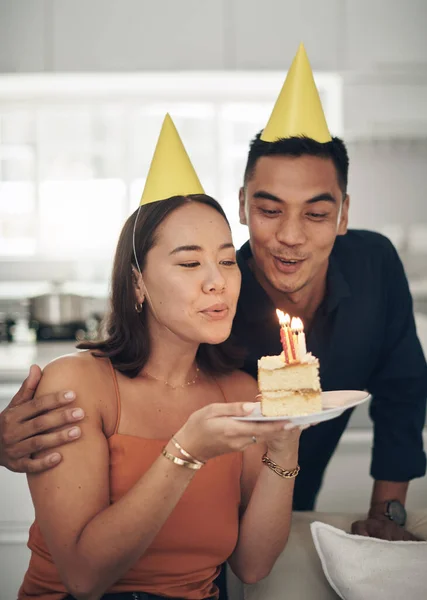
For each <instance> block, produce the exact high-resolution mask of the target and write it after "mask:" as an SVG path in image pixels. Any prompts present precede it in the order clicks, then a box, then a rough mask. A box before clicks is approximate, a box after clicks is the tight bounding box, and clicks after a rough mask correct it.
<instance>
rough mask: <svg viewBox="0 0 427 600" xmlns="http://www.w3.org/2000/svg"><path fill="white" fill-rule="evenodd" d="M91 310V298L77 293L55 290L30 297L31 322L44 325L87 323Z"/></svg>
mask: <svg viewBox="0 0 427 600" xmlns="http://www.w3.org/2000/svg"><path fill="white" fill-rule="evenodd" d="M91 312H92V309H91V298H87V297H85V296H79V295H77V294H63V293H60V292H53V293H50V294H42V295H41V296H34V297H33V298H30V299H29V318H30V322H38V323H43V325H50V326H54V325H70V324H73V323H85V322H86V321H87V319H88V318H89V317H90V315H91Z"/></svg>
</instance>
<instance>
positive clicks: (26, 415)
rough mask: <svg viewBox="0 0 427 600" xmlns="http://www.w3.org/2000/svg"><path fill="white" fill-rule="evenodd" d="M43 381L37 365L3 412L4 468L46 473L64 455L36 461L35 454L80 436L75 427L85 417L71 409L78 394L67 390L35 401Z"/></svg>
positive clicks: (0, 452)
mask: <svg viewBox="0 0 427 600" xmlns="http://www.w3.org/2000/svg"><path fill="white" fill-rule="evenodd" d="M40 378H41V370H40V367H38V366H37V365H33V366H32V367H31V369H30V373H29V375H28V377H27V378H26V379H25V381H24V382H23V384H22V385H21V388H20V389H19V391H18V392H17V393H16V394H15V396H14V397H13V398H12V400H11V402H10V404H9V405H8V406H7V407H6V408H5V409H4V410H3V412H1V413H0V465H1V466H4V467H6V468H7V469H9V470H10V471H15V472H18V473H41V472H42V471H46V470H47V469H50V468H52V467H54V466H55V465H57V464H58V463H59V462H60V461H61V459H62V455H61V453H60V452H58V451H57V450H56V451H55V452H53V453H49V454H48V455H47V456H44V457H43V458H32V454H34V453H36V452H39V451H40V450H50V449H52V448H55V449H56V448H57V447H58V446H62V445H63V444H66V443H68V442H72V441H74V440H76V439H78V438H79V437H80V427H77V426H71V425H72V424H74V423H75V422H77V421H81V419H83V417H84V413H83V412H82V411H81V409H78V407H76V406H73V407H70V406H69V405H70V404H71V403H72V402H73V401H74V400H75V398H76V395H75V393H74V392H72V391H65V392H61V393H57V394H47V395H45V396H42V397H40V398H37V400H33V398H34V394H35V391H36V389H37V386H38V384H39V381H40ZM76 411H77V412H76ZM79 411H80V412H79Z"/></svg>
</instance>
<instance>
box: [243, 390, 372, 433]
mask: <svg viewBox="0 0 427 600" xmlns="http://www.w3.org/2000/svg"><path fill="white" fill-rule="evenodd" d="M370 398H371V395H370V394H368V392H361V391H358V390H337V391H333V392H322V412H317V413H312V414H311V415H298V416H294V417H285V416H282V417H264V415H262V414H261V403H260V402H255V408H254V410H253V411H252V412H251V413H250V414H249V415H248V416H247V417H232V418H233V419H236V421H291V422H292V423H295V425H314V424H315V423H320V422H321V421H329V420H330V419H335V418H336V417H339V416H340V415H342V413H343V412H344V411H345V410H347V408H352V407H353V406H358V405H359V404H363V402H366V401H367V400H369V399H370Z"/></svg>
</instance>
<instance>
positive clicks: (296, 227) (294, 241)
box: [276, 219, 306, 246]
mask: <svg viewBox="0 0 427 600" xmlns="http://www.w3.org/2000/svg"><path fill="white" fill-rule="evenodd" d="M276 238H277V240H278V241H279V242H280V243H281V244H285V245H286V246H298V245H300V244H303V243H304V242H305V241H306V235H305V231H304V227H303V224H302V223H301V222H300V220H299V219H286V220H284V221H283V222H282V223H280V226H279V228H278V230H277V232H276Z"/></svg>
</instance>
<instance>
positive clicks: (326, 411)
mask: <svg viewBox="0 0 427 600" xmlns="http://www.w3.org/2000/svg"><path fill="white" fill-rule="evenodd" d="M334 392H340V393H343V392H353V393H355V392H357V393H360V394H365V395H364V396H363V398H360V399H359V400H355V401H354V402H351V403H349V404H347V405H345V406H333V407H331V408H325V409H324V410H322V412H320V413H319V412H317V413H310V414H308V415H292V416H290V415H283V416H273V415H272V416H264V415H261V416H260V417H252V416H251V415H252V413H251V414H249V415H247V416H245V417H234V416H233V417H232V418H233V419H235V420H236V421H267V420H269V421H273V420H274V421H291V420H292V419H309V418H311V417H315V416H316V415H317V416H319V417H321V416H322V415H328V414H330V413H331V412H334V411H337V410H338V411H339V410H340V411H341V412H344V411H345V410H348V409H349V408H354V407H356V406H358V405H359V404H362V403H363V402H367V401H368V400H370V399H371V398H372V394H371V393H370V392H368V391H366V390H322V392H321V393H322V394H328V393H334ZM258 397H260V394H258V395H257V396H256V398H258ZM254 404H258V405H261V402H260V401H259V400H258V401H257V402H255V403H254Z"/></svg>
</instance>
